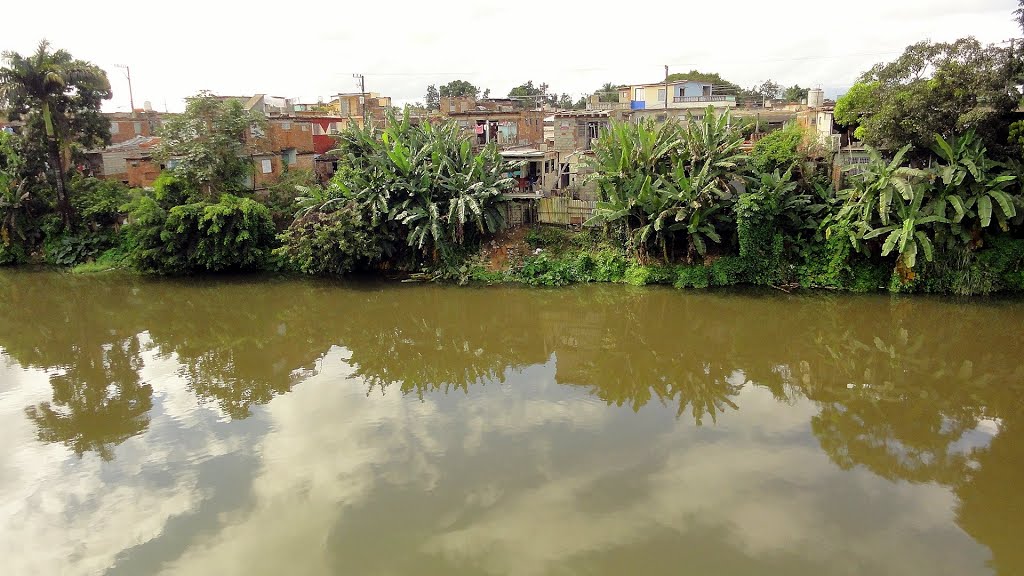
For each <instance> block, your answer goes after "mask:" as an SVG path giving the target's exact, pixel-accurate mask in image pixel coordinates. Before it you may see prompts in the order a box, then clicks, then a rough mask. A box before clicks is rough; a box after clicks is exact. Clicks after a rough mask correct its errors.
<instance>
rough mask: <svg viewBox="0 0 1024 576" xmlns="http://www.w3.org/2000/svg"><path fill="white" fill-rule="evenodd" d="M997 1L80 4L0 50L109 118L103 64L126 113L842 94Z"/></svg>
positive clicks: (23, 31) (1002, 11)
mask: <svg viewBox="0 0 1024 576" xmlns="http://www.w3.org/2000/svg"><path fill="white" fill-rule="evenodd" d="M1014 7H1015V5H1014V3H1013V2H1011V1H1008V0H976V1H973V2H962V1H955V0H904V1H901V2H892V1H889V0H864V1H861V2H857V3H853V4H850V3H824V4H821V3H818V4H815V3H809V2H806V1H805V0H777V1H774V2H764V1H762V0H738V1H736V2H732V3H729V4H728V5H724V4H721V3H714V2H710V3H708V2H704V3H692V2H676V3H669V4H658V5H651V6H649V7H640V8H636V9H628V10H603V9H599V8H598V7H597V6H596V5H594V6H591V5H587V6H583V5H579V4H572V3H554V4H545V5H543V6H523V5H520V4H514V3H485V2H478V1H476V0H460V1H449V2H435V3H429V2H428V3H425V2H412V1H408V0H399V1H395V2H391V3H388V4H387V5H381V6H376V5H373V6H371V5H362V6H355V5H352V6H350V5H347V4H338V5H329V6H315V7H314V6H295V7H292V6H286V5H282V4H280V3H278V2H250V3H247V4H244V5H241V4H233V3H219V2H197V1H195V0H183V1H181V2H176V3H174V4H140V3H138V2H125V1H120V0H119V1H110V2H104V3H102V4H101V5H97V6H96V7H94V8H90V9H85V8H83V7H82V5H81V4H79V3H74V2H71V1H70V0H55V1H54V2H51V3H50V4H48V5H47V10H46V11H45V12H40V11H39V10H38V7H37V6H36V5H33V4H31V3H26V2H17V3H15V4H14V5H12V6H7V7H5V10H6V13H5V21H6V22H8V23H16V25H8V26H6V27H5V29H4V38H3V46H2V48H4V49H12V50H18V51H29V50H31V49H32V48H33V47H34V45H35V43H36V42H38V40H39V39H40V38H42V37H44V36H45V37H47V38H48V39H49V40H51V41H52V42H53V43H54V44H55V45H56V46H58V47H62V48H66V49H68V50H70V51H71V52H72V53H73V54H75V55H76V56H78V57H80V58H85V59H88V60H92V61H94V62H95V63H97V64H99V65H101V66H103V67H104V68H106V69H107V70H108V73H109V74H110V77H111V81H112V84H113V86H114V89H115V97H114V100H113V101H112V102H111V103H110V105H109V108H110V109H117V108H123V109H126V108H127V104H128V97H127V96H128V95H127V86H126V82H125V80H124V78H123V77H122V76H121V73H120V71H119V70H117V69H116V68H113V65H114V64H116V63H126V64H129V65H131V66H132V77H133V84H134V88H135V95H136V96H135V101H136V105H141V103H142V102H143V101H144V100H149V101H151V102H152V103H153V105H154V106H155V107H156V108H158V109H162V108H163V106H164V101H165V100H166V101H167V105H168V106H169V107H170V108H171V109H172V110H176V109H180V108H181V106H182V103H181V99H182V98H183V97H185V96H187V95H190V94H193V93H195V92H196V91H198V90H200V89H211V90H214V91H217V92H219V93H222V94H229V93H230V94H251V93H256V92H265V93H271V94H276V95H281V96H301V97H304V98H306V99H309V100H313V99H315V98H316V97H317V96H329V95H330V94H335V93H338V92H351V91H354V90H355V89H356V88H355V83H354V80H353V78H352V74H353V73H355V72H361V73H363V74H365V75H366V80H367V89H368V90H371V91H375V92H380V93H382V94H385V95H390V96H392V97H393V98H395V100H396V102H402V101H414V100H420V99H422V97H423V94H424V92H425V87H426V85H427V84H430V83H434V84H442V83H444V82H447V81H449V80H452V79H455V78H465V79H468V80H470V81H471V82H473V83H474V84H477V85H478V86H481V87H484V88H487V87H489V88H491V89H492V92H493V94H495V95H503V94H505V93H507V92H508V90H509V89H510V88H511V87H513V86H515V85H517V84H520V83H522V82H524V81H526V80H530V79H532V80H534V82H535V83H539V82H542V81H543V82H547V83H548V84H549V85H550V86H551V88H552V90H554V91H558V92H567V93H570V94H573V95H574V96H578V95H581V94H583V93H587V92H590V91H592V90H594V89H595V88H596V87H597V86H600V85H601V84H602V83H603V82H608V81H611V82H640V81H651V80H654V79H657V78H659V77H660V76H661V74H662V73H663V72H662V66H663V65H664V64H669V65H670V66H672V69H673V70H677V71H679V70H688V69H690V68H698V69H701V70H708V71H717V72H720V73H721V74H722V75H723V76H724V77H726V78H729V79H732V80H733V81H735V82H737V83H740V84H742V85H752V84H754V83H755V82H758V81H760V80H764V79H765V78H768V77H771V78H774V79H775V80H777V81H780V82H782V83H784V84H793V83H800V84H801V85H804V86H807V85H814V84H820V85H823V86H825V87H827V88H833V87H840V86H846V85H848V84H849V83H851V82H852V81H853V79H854V78H855V77H856V76H857V75H858V74H859V73H860V72H862V71H863V70H865V69H867V68H869V67H870V66H871V65H872V64H874V63H875V62H877V61H880V60H886V59H891V58H892V57H894V56H895V55H897V54H898V53H899V52H901V51H902V49H903V48H904V47H905V46H907V45H908V44H911V43H913V42H917V41H919V40H923V39H925V38H931V39H934V40H951V39H954V38H958V37H961V36H968V35H974V36H977V37H978V38H980V39H982V40H983V41H991V42H994V41H1001V40H1005V39H1007V38H1010V37H1012V36H1016V35H1019V30H1018V29H1017V28H1016V26H1015V25H1014V23H1013V22H1012V21H1011V18H1010V12H1011V10H1012V9H1013V8H1014Z"/></svg>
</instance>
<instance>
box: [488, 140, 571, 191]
mask: <svg viewBox="0 0 1024 576" xmlns="http://www.w3.org/2000/svg"><path fill="white" fill-rule="evenodd" d="M501 157H502V158H503V159H505V160H506V161H508V162H510V163H512V164H513V165H515V166H516V168H514V169H513V170H512V171H511V172H510V173H509V176H511V177H512V178H515V179H516V181H517V182H518V184H519V185H518V188H517V190H516V193H515V194H514V195H513V196H515V195H519V196H528V197H533V198H541V197H543V196H547V195H548V194H550V193H551V192H552V191H554V190H555V189H556V188H557V186H558V154H557V153H556V152H555V151H554V150H542V149H539V148H530V147H523V148H512V149H509V150H503V151H501Z"/></svg>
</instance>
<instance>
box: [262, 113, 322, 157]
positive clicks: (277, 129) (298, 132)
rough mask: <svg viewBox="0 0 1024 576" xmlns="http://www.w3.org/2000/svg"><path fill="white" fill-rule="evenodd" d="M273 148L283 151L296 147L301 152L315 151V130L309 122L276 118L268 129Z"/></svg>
mask: <svg viewBox="0 0 1024 576" xmlns="http://www.w3.org/2000/svg"><path fill="white" fill-rule="evenodd" d="M268 136H269V137H270V144H271V148H270V149H271V150H273V151H281V150H285V149H288V148H295V150H296V151H298V153H299V154H304V153H307V152H313V151H314V146H313V130H312V127H311V126H310V123H309V122H297V121H295V120H294V119H285V118H274V119H272V120H271V121H270V129H269V131H268Z"/></svg>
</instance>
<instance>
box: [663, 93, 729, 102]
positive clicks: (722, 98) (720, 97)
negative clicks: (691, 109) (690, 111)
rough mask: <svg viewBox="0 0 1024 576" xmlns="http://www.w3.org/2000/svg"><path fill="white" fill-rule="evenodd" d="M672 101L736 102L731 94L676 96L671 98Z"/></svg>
mask: <svg viewBox="0 0 1024 576" xmlns="http://www.w3.org/2000/svg"><path fill="white" fill-rule="evenodd" d="M672 102H673V103H675V104H685V103H688V102H698V103H705V102H736V97H735V96H733V95H731V94H715V95H712V96H676V97H674V98H672Z"/></svg>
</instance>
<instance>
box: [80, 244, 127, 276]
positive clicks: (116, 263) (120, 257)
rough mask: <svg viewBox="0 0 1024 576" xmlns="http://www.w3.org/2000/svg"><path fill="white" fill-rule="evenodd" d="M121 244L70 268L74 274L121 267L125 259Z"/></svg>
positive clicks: (92, 272) (105, 270) (125, 255)
mask: <svg viewBox="0 0 1024 576" xmlns="http://www.w3.org/2000/svg"><path fill="white" fill-rule="evenodd" d="M127 256H128V255H127V253H126V252H125V250H124V247H123V246H115V247H114V248H111V249H109V250H107V251H106V252H103V253H102V254H100V255H99V256H97V257H96V259H95V260H93V261H91V262H85V263H82V264H79V265H78V266H75V267H74V268H72V269H71V272H72V273H74V274H95V273H98V272H107V271H110V270H116V269H119V268H123V267H124V265H125V263H126V261H127Z"/></svg>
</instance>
